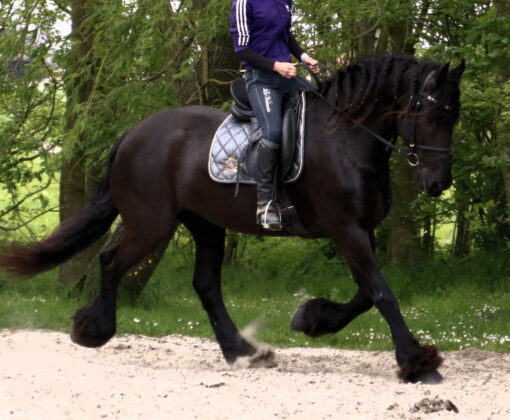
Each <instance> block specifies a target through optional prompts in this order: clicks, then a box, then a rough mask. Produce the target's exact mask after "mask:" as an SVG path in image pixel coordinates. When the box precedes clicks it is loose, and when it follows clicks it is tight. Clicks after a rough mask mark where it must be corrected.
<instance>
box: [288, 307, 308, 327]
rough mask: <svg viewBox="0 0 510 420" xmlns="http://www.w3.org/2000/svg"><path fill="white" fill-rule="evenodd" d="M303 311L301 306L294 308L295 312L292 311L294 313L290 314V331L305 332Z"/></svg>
mask: <svg viewBox="0 0 510 420" xmlns="http://www.w3.org/2000/svg"><path fill="white" fill-rule="evenodd" d="M304 313H305V308H304V307H303V306H300V307H299V308H297V309H296V312H294V315H292V319H291V320H290V329H291V330H292V331H299V332H305V330H306V328H305V322H304Z"/></svg>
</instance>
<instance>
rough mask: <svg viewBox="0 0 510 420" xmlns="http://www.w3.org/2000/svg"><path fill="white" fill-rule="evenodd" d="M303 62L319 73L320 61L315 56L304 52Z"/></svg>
mask: <svg viewBox="0 0 510 420" xmlns="http://www.w3.org/2000/svg"><path fill="white" fill-rule="evenodd" d="M303 64H305V65H306V66H307V67H309V68H310V70H312V71H313V72H314V73H319V62H318V61H317V60H316V59H315V58H312V57H310V56H309V55H307V54H303Z"/></svg>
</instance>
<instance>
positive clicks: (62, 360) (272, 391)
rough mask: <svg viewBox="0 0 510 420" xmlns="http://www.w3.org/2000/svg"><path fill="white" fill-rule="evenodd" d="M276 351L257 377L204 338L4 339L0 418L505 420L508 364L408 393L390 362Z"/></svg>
mask: <svg viewBox="0 0 510 420" xmlns="http://www.w3.org/2000/svg"><path fill="white" fill-rule="evenodd" d="M274 351H275V353H276V361H277V363H278V366H277V367H273V368H257V369H254V368H247V367H246V365H244V366H243V363H239V364H238V365H237V366H235V367H229V366H228V365H227V364H226V363H225V362H224V361H223V358H222V356H221V353H220V350H219V348H218V346H217V345H216V343H214V342H211V341H209V340H206V339H201V338H192V337H185V336H178V335H173V336H167V337H163V338H159V339H156V338H149V337H143V336H121V337H115V338H114V339H113V340H111V341H110V342H109V343H108V344H107V345H106V346H104V347H102V348H100V349H86V348H82V347H79V346H77V345H75V344H73V343H72V342H71V341H70V339H69V336H68V335H66V334H62V333H56V332H45V331H25V330H23V331H7V330H1V331H0V357H1V359H0V419H52V420H53V419H63V418H66V419H96V418H97V419H101V418H114V419H116V418H119V419H130V418H146V419H158V418H160V419H272V418H278V419H347V418H348V419H395V418H397V419H437V418H441V419H443V418H445V419H459V420H460V419H462V420H465V419H476V420H480V419H498V420H500V419H510V354H499V353H490V352H482V351H479V350H468V351H459V352H449V353H443V356H444V357H445V363H444V367H443V368H442V369H441V373H442V374H443V376H444V377H445V380H444V381H443V383H442V384H440V385H424V384H416V385H409V384H403V383H399V381H398V379H397V377H396V375H395V371H396V369H397V366H396V364H395V361H394V357H393V354H392V353H389V352H361V351H344V350H336V349H332V348H323V349H309V348H294V349H278V348H277V349H274ZM415 406H416V407H415ZM454 408H456V409H457V410H458V413H456V412H455V411H454Z"/></svg>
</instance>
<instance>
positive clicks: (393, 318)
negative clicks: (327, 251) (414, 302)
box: [333, 225, 442, 382]
mask: <svg viewBox="0 0 510 420" xmlns="http://www.w3.org/2000/svg"><path fill="white" fill-rule="evenodd" d="M333 240H334V241H335V242H336V244H337V245H338V246H339V248H340V250H341V251H342V254H343V255H344V256H345V258H346V260H347V262H348V264H349V267H350V268H351V271H352V273H353V276H354V279H355V281H356V282H357V283H358V285H359V287H360V288H361V289H363V290H364V291H365V292H366V294H367V295H368V296H369V297H370V299H371V301H372V302H373V304H374V305H375V306H376V308H377V309H378V310H379V312H380V313H381V315H382V316H383V317H384V318H385V319H386V321H387V323H388V325H389V327H390V332H391V336H392V339H393V343H394V344H395V350H396V358H397V363H398V365H399V367H400V371H399V374H398V375H399V377H400V378H402V379H403V380H405V381H409V382H416V381H426V382H437V381H439V380H440V379H441V375H440V374H439V372H437V368H438V367H439V366H440V365H441V363H442V358H441V357H440V356H439V354H438V351H437V348H436V347H435V346H433V345H431V346H420V344H418V341H417V340H416V339H415V338H414V337H413V335H412V333H411V332H410V331H409V328H408V327H407V325H406V323H405V321H404V318H403V317H402V313H401V311H400V308H399V305H398V302H397V299H396V298H395V296H394V295H393V293H392V292H391V290H390V288H389V287H388V285H387V284H386V281H385V280H384V277H383V276H382V274H381V272H380V271H379V269H378V267H377V264H376V261H375V257H374V253H373V252H372V249H371V244H370V238H369V234H368V232H366V231H365V230H363V229H361V228H360V227H358V226H354V225H353V226H349V227H346V228H343V229H342V230H341V231H339V232H336V233H335V235H334V236H333Z"/></svg>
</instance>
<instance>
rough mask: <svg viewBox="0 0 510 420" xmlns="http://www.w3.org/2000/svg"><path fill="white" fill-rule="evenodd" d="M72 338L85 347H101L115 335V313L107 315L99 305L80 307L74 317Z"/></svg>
mask: <svg viewBox="0 0 510 420" xmlns="http://www.w3.org/2000/svg"><path fill="white" fill-rule="evenodd" d="M73 319H74V322H73V327H72V329H71V340H72V341H73V342H75V343H76V344H79V345H80V346H84V347H100V346H102V345H104V344H105V343H106V342H108V340H110V338H112V337H113V336H114V335H115V315H113V319H112V316H105V315H104V313H102V312H101V311H100V310H99V309H98V308H97V306H95V305H92V306H86V307H84V308H81V309H79V310H78V311H77V312H76V314H75V315H74V317H73Z"/></svg>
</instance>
